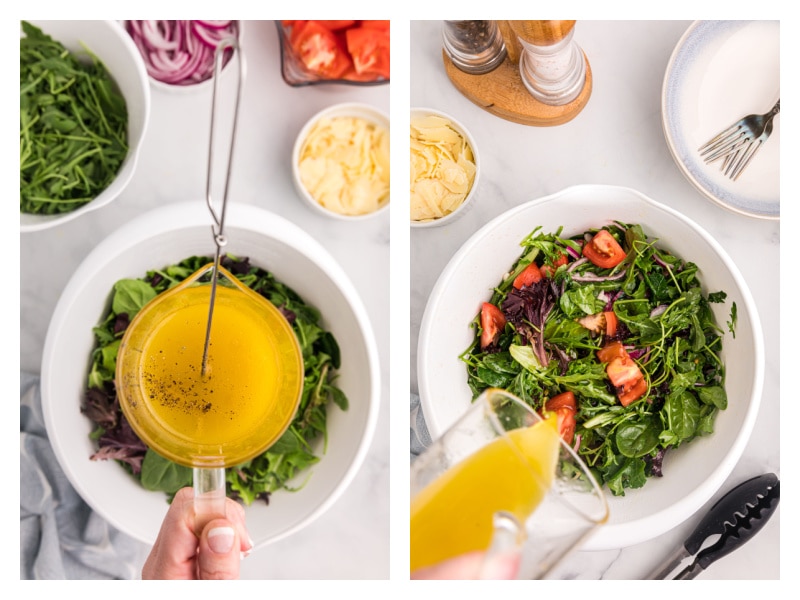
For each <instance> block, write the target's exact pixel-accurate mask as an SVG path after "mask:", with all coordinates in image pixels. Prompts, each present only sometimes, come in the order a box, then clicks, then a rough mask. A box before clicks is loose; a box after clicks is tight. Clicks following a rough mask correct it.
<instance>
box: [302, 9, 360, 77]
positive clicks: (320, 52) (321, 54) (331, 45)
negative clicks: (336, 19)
mask: <svg viewBox="0 0 800 600" xmlns="http://www.w3.org/2000/svg"><path fill="white" fill-rule="evenodd" d="M289 42H290V44H291V45H292V48H294V51H295V53H296V54H297V56H298V57H299V58H300V60H301V61H303V64H304V65H305V66H306V68H307V69H308V70H309V71H314V72H315V73H318V74H320V75H322V76H323V77H326V78H329V79H336V78H338V77H339V76H341V75H342V74H343V73H344V72H345V71H347V69H348V68H350V67H351V66H352V64H353V63H352V61H351V60H350V56H349V55H348V53H347V49H346V48H345V47H344V46H343V44H342V42H341V41H340V40H339V38H337V37H336V35H335V34H334V33H333V32H332V31H331V30H330V29H328V28H327V27H325V26H324V25H322V24H320V23H319V22H317V21H308V22H306V23H304V24H297V23H295V25H294V27H293V28H292V33H291V35H290V36H289Z"/></svg>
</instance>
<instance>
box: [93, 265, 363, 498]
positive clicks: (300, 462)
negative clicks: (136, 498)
mask: <svg viewBox="0 0 800 600" xmlns="http://www.w3.org/2000/svg"><path fill="white" fill-rule="evenodd" d="M212 261H213V258H211V257H199V256H194V257H190V258H187V259H186V260H183V261H181V262H180V263H178V264H176V265H171V266H168V267H166V268H164V269H158V270H153V271H149V272H148V273H147V275H146V277H143V278H141V279H122V280H120V281H118V282H117V283H116V284H115V285H114V289H113V293H112V298H111V307H110V310H109V311H108V313H107V314H106V315H105V316H104V317H103V320H102V322H101V323H100V325H98V326H97V327H95V328H94V334H95V337H96V339H97V344H96V347H95V349H94V351H93V353H92V357H91V368H90V372H89V380H88V385H87V390H86V395H85V399H84V404H83V406H82V408H81V411H82V412H83V413H84V414H85V415H86V416H87V417H89V419H91V420H92V422H93V423H94V424H95V425H96V427H95V429H94V431H93V432H92V433H91V437H92V438H93V439H95V440H97V444H98V449H97V452H95V454H94V455H93V456H92V457H91V458H92V460H106V459H114V460H116V461H118V462H119V463H120V464H121V465H122V466H123V467H124V468H125V469H126V470H127V471H128V472H129V473H130V474H131V475H132V476H133V477H134V478H136V479H137V480H138V481H139V482H140V483H141V485H142V486H143V487H144V488H145V489H148V490H160V491H163V492H166V493H167V495H168V496H169V497H170V498H171V497H172V496H173V495H174V494H175V493H176V492H177V491H178V490H179V489H181V488H182V487H184V486H190V485H192V469H190V468H187V467H184V466H181V465H178V464H176V463H173V462H171V461H169V460H167V459H165V458H163V457H161V456H160V455H158V454H157V453H156V452H154V451H153V450H150V449H149V448H148V447H147V446H146V445H145V444H144V442H142V441H141V440H140V439H139V438H138V436H137V435H136V434H135V433H134V431H133V429H132V428H131V426H130V424H129V423H128V421H127V419H126V418H125V415H124V414H123V412H122V409H121V408H120V405H119V401H118V399H117V395H116V390H115V386H114V374H115V370H116V360H117V351H118V349H119V345H120V341H121V340H122V336H123V334H124V332H125V329H126V328H127V327H128V324H129V323H130V322H131V321H132V320H133V317H134V316H135V315H136V313H138V312H139V310H141V309H142V308H143V307H144V306H145V304H147V303H148V302H149V301H150V300H152V299H153V298H155V297H156V296H157V295H158V294H160V293H161V292H164V291H165V290H167V289H169V288H172V287H174V286H176V285H178V284H179V283H180V282H181V281H183V280H184V279H186V278H187V277H189V276H190V275H192V274H193V273H195V272H196V271H197V270H198V269H200V268H201V267H203V266H205V265H207V264H208V263H209V262H212ZM222 266H223V267H225V268H226V269H228V271H230V272H231V273H233V274H234V275H236V277H237V278H238V279H239V280H240V281H242V282H243V283H245V284H246V285H247V286H248V287H250V288H251V289H253V290H255V291H256V292H258V293H260V294H262V295H263V296H264V297H265V298H267V299H268V300H269V301H270V302H272V303H273V304H274V305H275V306H277V307H278V309H279V310H280V311H281V313H283V315H284V316H285V317H286V318H287V320H288V321H289V322H290V323H291V325H292V329H293V330H294V332H295V334H297V339H298V341H299V343H300V348H301V350H302V353H303V361H304V364H305V379H304V385H303V394H302V397H301V399H300V405H299V407H298V409H297V413H296V414H295V417H294V420H293V421H292V424H291V425H290V426H289V429H288V430H287V431H286V433H284V434H283V436H281V438H279V439H278V441H277V442H275V444H274V445H273V446H271V447H270V448H269V449H267V450H266V451H265V452H264V453H263V454H261V455H259V456H257V457H256V458H254V459H252V460H250V461H247V462H246V463H244V464H241V465H238V466H236V467H233V468H230V469H226V470H225V475H226V477H227V495H228V496H229V497H231V498H238V499H240V500H241V501H242V502H244V503H245V504H248V505H249V504H252V503H253V502H254V501H255V500H257V499H259V500H263V501H265V502H266V503H269V495H270V494H271V493H272V492H274V491H276V490H280V489H286V490H292V491H294V490H296V489H297V488H291V487H290V486H289V484H288V482H289V480H290V479H291V478H292V477H294V476H295V475H297V474H298V473H300V472H301V471H303V470H304V469H306V468H307V467H309V466H311V465H313V464H314V463H316V462H318V461H319V457H318V456H317V455H316V454H315V451H314V448H313V447H312V445H311V444H312V442H313V441H314V440H316V439H318V438H319V437H320V436H322V439H323V446H322V452H323V453H324V452H325V448H326V446H327V429H326V420H327V411H328V407H329V406H330V404H331V403H334V404H336V405H337V406H338V407H339V408H340V409H342V410H347V408H348V400H347V396H346V395H345V394H344V392H343V391H342V390H341V389H339V388H338V387H336V386H335V385H334V380H335V378H336V370H337V369H338V368H339V366H340V355H339V346H338V344H337V342H336V339H335V338H334V337H333V335H332V334H331V333H330V332H329V331H326V330H325V329H323V328H322V326H321V325H320V313H319V311H318V310H317V309H316V308H314V307H312V306H310V305H308V304H306V303H305V302H304V301H303V299H302V298H300V296H298V295H297V294H296V293H295V292H294V291H293V290H291V289H290V288H288V287H287V286H286V285H284V284H282V283H280V282H279V281H277V280H276V279H275V278H274V276H273V275H272V274H271V273H269V272H267V271H265V270H264V269H261V268H259V267H256V266H253V265H251V264H250V262H249V260H248V259H247V258H236V257H233V256H230V255H228V256H224V257H223V258H222Z"/></svg>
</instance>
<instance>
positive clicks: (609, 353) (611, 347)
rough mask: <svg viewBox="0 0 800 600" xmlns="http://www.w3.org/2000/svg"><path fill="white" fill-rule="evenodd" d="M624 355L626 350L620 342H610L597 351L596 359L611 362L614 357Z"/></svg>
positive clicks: (626, 355)
mask: <svg viewBox="0 0 800 600" xmlns="http://www.w3.org/2000/svg"><path fill="white" fill-rule="evenodd" d="M625 357H628V351H627V350H625V346H623V345H622V343H621V342H611V343H610V344H606V345H605V346H603V347H602V348H600V350H598V351H597V360H599V361H600V362H604V363H608V362H611V361H612V360H613V359H615V358H625Z"/></svg>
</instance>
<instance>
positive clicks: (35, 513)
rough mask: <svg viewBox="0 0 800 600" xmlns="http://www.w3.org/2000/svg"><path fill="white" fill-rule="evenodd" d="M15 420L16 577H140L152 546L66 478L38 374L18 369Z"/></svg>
mask: <svg viewBox="0 0 800 600" xmlns="http://www.w3.org/2000/svg"><path fill="white" fill-rule="evenodd" d="M19 425H20V427H19V471H20V473H19V476H20V480H19V484H20V485H19V534H20V579H137V578H139V577H140V576H141V566H142V564H143V563H144V560H145V558H146V557H147V554H148V552H149V551H150V547H149V546H147V545H146V544H142V543H141V542H139V541H138V540H135V539H133V538H131V537H129V536H127V535H125V534H123V533H121V532H119V531H117V530H116V529H115V528H113V527H112V526H111V525H109V524H108V523H107V522H106V521H105V520H104V519H103V518H102V517H101V516H100V515H98V514H97V513H95V512H94V511H93V510H92V509H91V508H90V507H89V505H88V504H86V502H84V501H83V499H82V498H81V497H80V496H79V495H78V493H77V492H76V491H75V489H74V488H73V487H72V485H71V484H70V483H69V480H68V479H67V477H66V475H65V474H64V472H63V471H62V470H61V467H60V465H59V464H58V461H57V459H56V456H55V454H54V453H53V449H52V447H51V446H50V442H49V440H48V438H47V431H46V430H45V427H44V418H43V415H42V402H41V395H40V393H39V377H38V375H33V374H30V373H24V372H22V373H21V374H20V420H19ZM86 460H89V458H88V457H87V458H86Z"/></svg>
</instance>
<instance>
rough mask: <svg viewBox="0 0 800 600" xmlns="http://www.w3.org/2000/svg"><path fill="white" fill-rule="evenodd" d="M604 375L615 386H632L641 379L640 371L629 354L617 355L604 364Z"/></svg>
mask: <svg viewBox="0 0 800 600" xmlns="http://www.w3.org/2000/svg"><path fill="white" fill-rule="evenodd" d="M606 375H608V378H609V379H610V380H611V383H613V384H614V387H616V388H621V387H623V388H625V387H626V386H627V387H630V386H632V385H633V384H634V383H635V382H636V381H637V380H639V379H641V378H642V377H643V376H642V372H641V371H640V370H639V365H637V364H636V363H635V362H634V360H633V359H632V358H631V357H630V356H627V355H626V356H625V357H617V358H615V359H613V360H612V361H611V362H610V363H608V365H606Z"/></svg>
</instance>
